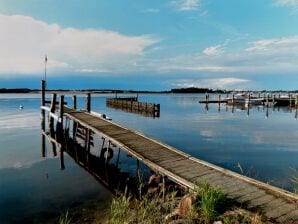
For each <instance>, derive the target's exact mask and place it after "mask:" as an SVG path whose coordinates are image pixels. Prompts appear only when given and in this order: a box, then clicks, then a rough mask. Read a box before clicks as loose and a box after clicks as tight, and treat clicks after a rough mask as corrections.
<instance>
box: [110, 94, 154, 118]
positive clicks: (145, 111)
mask: <svg viewBox="0 0 298 224" xmlns="http://www.w3.org/2000/svg"><path fill="white" fill-rule="evenodd" d="M106 105H107V106H108V107H111V108H115V109H121V110H124V111H127V112H130V113H137V114H142V115H144V116H147V117H159V116H160V104H154V103H147V102H139V101H138V98H137V97H132V98H108V99H107V100H106Z"/></svg>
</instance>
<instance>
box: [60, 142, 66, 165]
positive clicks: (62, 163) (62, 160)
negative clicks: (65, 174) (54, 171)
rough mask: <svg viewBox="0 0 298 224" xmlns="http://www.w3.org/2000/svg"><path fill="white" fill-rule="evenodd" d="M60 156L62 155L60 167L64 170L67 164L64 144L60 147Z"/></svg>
mask: <svg viewBox="0 0 298 224" xmlns="http://www.w3.org/2000/svg"><path fill="white" fill-rule="evenodd" d="M59 157H60V169H61V170H64V169H65V164H64V150H63V146H61V148H60V153H59Z"/></svg>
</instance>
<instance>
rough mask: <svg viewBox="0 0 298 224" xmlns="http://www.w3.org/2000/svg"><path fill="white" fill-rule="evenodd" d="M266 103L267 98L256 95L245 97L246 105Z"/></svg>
mask: <svg viewBox="0 0 298 224" xmlns="http://www.w3.org/2000/svg"><path fill="white" fill-rule="evenodd" d="M264 104H265V100H264V98H255V97H250V98H246V99H245V105H246V106H250V105H252V106H260V105H264Z"/></svg>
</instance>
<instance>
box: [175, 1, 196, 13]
mask: <svg viewBox="0 0 298 224" xmlns="http://www.w3.org/2000/svg"><path fill="white" fill-rule="evenodd" d="M200 1H201V0H175V1H172V4H173V6H174V7H175V8H176V9H177V10H179V11H191V10H197V9H198V8H199V6H200Z"/></svg>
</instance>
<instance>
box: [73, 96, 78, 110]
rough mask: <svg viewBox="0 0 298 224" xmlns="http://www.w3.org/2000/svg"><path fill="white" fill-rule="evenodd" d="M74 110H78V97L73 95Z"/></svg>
mask: <svg viewBox="0 0 298 224" xmlns="http://www.w3.org/2000/svg"><path fill="white" fill-rule="evenodd" d="M72 108H73V109H74V110H76V109H77V96H76V95H73V96H72Z"/></svg>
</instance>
